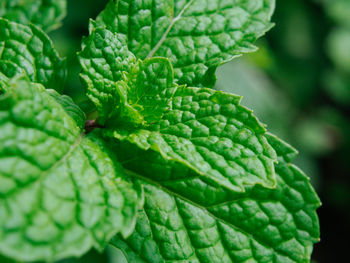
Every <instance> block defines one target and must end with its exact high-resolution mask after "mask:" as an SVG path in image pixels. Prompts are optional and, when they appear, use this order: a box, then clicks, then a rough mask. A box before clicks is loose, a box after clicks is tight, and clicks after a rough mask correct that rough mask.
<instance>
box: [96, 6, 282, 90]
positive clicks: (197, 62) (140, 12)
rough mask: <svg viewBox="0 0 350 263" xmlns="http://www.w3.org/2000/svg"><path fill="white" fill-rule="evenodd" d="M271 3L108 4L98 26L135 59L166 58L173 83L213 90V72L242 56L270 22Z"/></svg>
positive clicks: (98, 21)
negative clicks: (173, 71)
mask: <svg viewBox="0 0 350 263" xmlns="http://www.w3.org/2000/svg"><path fill="white" fill-rule="evenodd" d="M274 5H275V1H274V0H238V1H235V0H182V1H174V0H155V1H148V0H141V1H132V0H114V1H113V0H111V1H110V2H109V4H108V5H107V7H106V9H105V10H104V11H103V12H102V13H101V14H100V15H99V16H98V18H97V20H96V22H97V24H98V25H104V26H106V27H107V28H108V29H109V30H111V31H112V32H115V33H118V36H119V37H120V38H121V39H123V44H124V45H127V46H128V48H129V50H130V51H131V52H132V53H133V54H134V55H135V56H136V57H137V58H140V59H145V58H147V57H148V58H149V57H154V56H159V57H167V58H169V59H170V61H171V63H172V64H173V66H174V70H175V79H176V81H177V82H178V84H187V85H190V86H206V87H212V86H213V85H214V83H215V74H214V73H215V69H216V67H217V66H219V65H220V64H222V63H224V62H226V61H229V60H231V59H232V58H234V57H236V56H238V55H240V54H242V53H246V52H251V51H255V50H256V47H255V46H253V44H252V43H253V42H255V40H256V39H257V38H258V37H260V36H262V35H263V34H264V33H265V32H266V31H268V30H269V29H270V28H271V26H272V24H271V23H270V19H271V15H272V13H273V10H274Z"/></svg>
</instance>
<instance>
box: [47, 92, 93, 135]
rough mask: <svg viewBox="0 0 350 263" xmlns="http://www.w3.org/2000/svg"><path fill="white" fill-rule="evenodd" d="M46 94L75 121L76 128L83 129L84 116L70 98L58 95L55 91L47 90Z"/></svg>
mask: <svg viewBox="0 0 350 263" xmlns="http://www.w3.org/2000/svg"><path fill="white" fill-rule="evenodd" d="M47 92H48V93H49V94H50V95H51V97H53V98H54V99H55V100H56V101H57V102H58V103H59V104H61V105H62V107H63V108H64V109H65V111H66V112H67V113H68V114H69V116H71V118H72V119H73V120H74V121H75V123H76V124H77V126H78V127H79V128H80V129H81V130H83V129H84V127H85V121H86V116H85V113H84V112H83V111H82V110H81V109H80V108H79V106H78V105H77V104H75V103H74V101H73V100H72V99H71V97H69V96H66V95H60V94H59V93H57V92H56V91H55V90H47Z"/></svg>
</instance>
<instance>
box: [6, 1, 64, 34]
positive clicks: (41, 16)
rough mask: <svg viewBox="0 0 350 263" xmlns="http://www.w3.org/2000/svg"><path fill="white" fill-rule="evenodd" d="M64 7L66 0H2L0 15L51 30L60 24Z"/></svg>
mask: <svg viewBox="0 0 350 263" xmlns="http://www.w3.org/2000/svg"><path fill="white" fill-rule="evenodd" d="M66 9H67V1H66V0H26V1H23V0H2V1H1V3H0V17H3V18H6V19H9V20H11V21H14V22H17V23H21V24H29V23H33V24H35V25H37V26H39V27H41V28H42V29H43V30H44V31H51V30H53V29H56V28H57V27H59V26H60V25H61V20H62V19H63V18H64V17H65V15H66V11H67V10H66Z"/></svg>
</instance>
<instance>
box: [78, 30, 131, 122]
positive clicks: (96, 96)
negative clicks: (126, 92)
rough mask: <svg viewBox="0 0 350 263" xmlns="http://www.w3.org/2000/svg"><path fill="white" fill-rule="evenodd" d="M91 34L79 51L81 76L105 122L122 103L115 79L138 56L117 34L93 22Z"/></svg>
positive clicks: (126, 70)
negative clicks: (98, 26) (130, 50)
mask: <svg viewBox="0 0 350 263" xmlns="http://www.w3.org/2000/svg"><path fill="white" fill-rule="evenodd" d="M90 29H91V30H90V31H91V32H90V35H89V37H88V38H86V39H84V40H83V44H82V51H81V52H79V53H78V56H79V60H80V64H81V66H82V69H83V71H82V73H81V78H82V80H83V81H84V82H85V84H86V86H87V96H88V97H89V98H90V99H91V101H92V102H93V103H94V104H95V106H96V108H97V110H98V112H99V121H100V122H101V123H103V122H104V121H105V120H106V119H108V118H109V117H111V115H112V114H113V112H114V111H116V109H117V106H118V104H119V102H120V99H119V94H118V92H117V88H116V84H115V83H116V82H117V81H119V80H122V78H123V72H128V71H130V69H131V68H132V67H133V65H134V64H135V63H136V58H135V56H134V55H133V54H132V53H131V52H129V51H128V48H127V47H126V46H124V45H123V44H122V43H121V42H120V39H119V36H118V35H117V34H114V33H112V32H111V31H109V30H106V29H104V28H96V27H94V24H93V23H91V24H90Z"/></svg>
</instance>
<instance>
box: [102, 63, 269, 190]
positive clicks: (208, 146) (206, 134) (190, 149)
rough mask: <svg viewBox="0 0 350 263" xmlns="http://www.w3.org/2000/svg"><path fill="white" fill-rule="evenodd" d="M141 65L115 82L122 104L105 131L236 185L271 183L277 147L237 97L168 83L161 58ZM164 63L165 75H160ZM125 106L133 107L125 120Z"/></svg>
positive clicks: (168, 66) (227, 184) (241, 187)
mask: <svg viewBox="0 0 350 263" xmlns="http://www.w3.org/2000/svg"><path fill="white" fill-rule="evenodd" d="M140 68H141V69H143V71H139V72H138V74H139V76H136V77H135V79H136V81H135V80H132V79H133V78H131V81H130V80H129V82H123V83H124V85H122V86H121V85H119V84H120V83H117V87H118V88H119V90H121V91H120V93H121V94H122V96H121V97H124V99H123V101H124V104H125V105H121V106H120V107H121V113H122V114H121V116H120V118H117V117H116V118H115V119H114V120H110V121H109V122H108V123H106V125H107V127H108V128H109V129H107V130H106V131H105V135H106V136H107V137H110V138H116V139H117V140H120V141H125V142H129V143H131V144H135V145H137V146H138V147H139V148H141V149H143V150H149V149H152V150H153V151H156V152H158V153H159V154H161V155H162V157H163V158H165V159H167V160H173V161H176V162H178V163H181V164H184V165H186V166H188V167H189V168H191V169H193V170H194V171H196V172H197V173H199V174H200V175H202V176H204V177H209V178H211V179H213V180H214V181H216V182H218V183H219V184H220V185H224V186H225V187H227V188H229V189H232V190H234V191H244V186H245V185H254V184H261V185H263V186H265V187H274V185H275V174H274V162H275V161H276V156H275V152H274V150H273V149H272V147H271V146H270V145H269V144H268V143H267V141H266V139H265V137H264V133H265V128H264V126H263V125H262V124H261V123H260V122H259V121H258V120H257V118H256V117H255V116H254V115H253V114H252V111H251V110H248V109H246V108H244V107H242V106H241V105H240V100H241V97H239V96H236V95H232V94H228V93H223V92H219V91H214V90H212V89H206V88H187V87H185V86H176V85H175V84H171V83H172V81H171V80H172V75H171V77H170V76H169V73H168V72H172V70H171V64H170V62H169V61H168V60H167V59H164V58H163V59H160V58H152V59H149V60H146V61H145V62H143V63H142V64H141V66H140ZM145 68H146V69H145ZM162 68H164V69H167V70H163V72H165V76H166V78H164V77H163V76H162V75H159V69H162ZM129 75H133V74H129ZM158 76H160V78H159V79H158ZM138 79H140V81H139V82H138ZM125 87H129V89H128V88H125ZM155 91H157V92H155ZM140 98H141V99H140ZM125 102H127V103H125ZM130 105H133V106H130ZM124 108H125V109H126V110H124ZM130 108H132V109H133V112H131V110H130ZM125 111H126V112H128V113H130V112H131V114H129V119H128V120H126V119H127V118H126V117H125V116H123V112H125ZM152 113H153V116H152V118H151V119H150V117H149V116H151V115H152ZM137 114H138V115H137ZM135 116H136V117H138V116H141V117H144V120H146V122H140V121H139V120H140V119H141V117H138V119H136V121H135V118H136V117H135Z"/></svg>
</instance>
